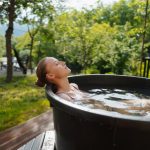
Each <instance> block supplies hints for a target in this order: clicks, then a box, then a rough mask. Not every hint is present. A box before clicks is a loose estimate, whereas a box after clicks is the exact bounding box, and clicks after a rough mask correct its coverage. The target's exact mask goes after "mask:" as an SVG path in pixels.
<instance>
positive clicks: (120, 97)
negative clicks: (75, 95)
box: [74, 89, 150, 116]
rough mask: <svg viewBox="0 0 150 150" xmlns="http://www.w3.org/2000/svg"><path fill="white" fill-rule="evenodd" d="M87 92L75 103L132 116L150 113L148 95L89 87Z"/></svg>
mask: <svg viewBox="0 0 150 150" xmlns="http://www.w3.org/2000/svg"><path fill="white" fill-rule="evenodd" d="M88 92H89V94H88V96H87V97H86V98H84V99H82V100H78V101H75V102H74V103H75V104H78V105H82V106H84V107H88V108H90V109H95V110H100V109H101V110H105V111H110V112H113V113H120V114H126V115H134V116H147V115H149V114H150V96H148V95H144V94H139V93H138V92H136V91H126V90H121V89H91V90H89V91H88Z"/></svg>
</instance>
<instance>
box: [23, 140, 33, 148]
mask: <svg viewBox="0 0 150 150" xmlns="http://www.w3.org/2000/svg"><path fill="white" fill-rule="evenodd" d="M34 141H35V138H34V139H32V140H31V141H29V142H28V143H27V144H26V145H25V147H24V149H23V150H31V149H32V146H33V143H34Z"/></svg>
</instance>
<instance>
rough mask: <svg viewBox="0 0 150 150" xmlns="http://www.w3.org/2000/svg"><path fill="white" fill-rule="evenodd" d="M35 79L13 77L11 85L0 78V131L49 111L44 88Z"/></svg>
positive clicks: (31, 77)
mask: <svg viewBox="0 0 150 150" xmlns="http://www.w3.org/2000/svg"><path fill="white" fill-rule="evenodd" d="M35 81H36V77H35V76H27V77H23V76H20V77H14V79H13V81H12V82H11V83H5V81H4V78H0V131H2V130H4V129H7V128H10V127H13V126H16V125H18V124H21V123H24V122H26V121H27V120H28V119H30V118H33V117H35V116H37V115H39V114H41V113H43V112H45V111H47V110H48V109H49V102H48V100H47V99H46V96H45V91H44V88H38V87H37V86H36V85H35Z"/></svg>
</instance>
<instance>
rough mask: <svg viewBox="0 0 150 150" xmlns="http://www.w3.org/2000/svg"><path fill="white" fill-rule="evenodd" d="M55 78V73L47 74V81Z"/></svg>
mask: <svg viewBox="0 0 150 150" xmlns="http://www.w3.org/2000/svg"><path fill="white" fill-rule="evenodd" d="M54 78H55V75H54V74H46V79H47V81H52V80H53V79H54Z"/></svg>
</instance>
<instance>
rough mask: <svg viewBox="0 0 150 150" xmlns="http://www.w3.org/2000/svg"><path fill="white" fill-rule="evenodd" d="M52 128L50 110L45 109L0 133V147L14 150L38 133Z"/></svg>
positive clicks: (3, 149)
mask: <svg viewBox="0 0 150 150" xmlns="http://www.w3.org/2000/svg"><path fill="white" fill-rule="evenodd" d="M51 129H53V115H52V111H47V112H46V113H43V114H41V115H40V116H37V117H35V118H33V119H31V120H29V121H27V122H26V123H25V124H22V125H19V126H16V127H13V128H11V129H8V130H6V131H3V132H1V133H0V149H2V150H5V149H11V150H16V149H17V148H18V147H20V146H21V145H23V144H25V143H27V142H28V141H29V140H31V139H33V138H34V137H35V136H37V135H38V134H40V133H42V132H44V131H46V130H51Z"/></svg>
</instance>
